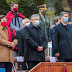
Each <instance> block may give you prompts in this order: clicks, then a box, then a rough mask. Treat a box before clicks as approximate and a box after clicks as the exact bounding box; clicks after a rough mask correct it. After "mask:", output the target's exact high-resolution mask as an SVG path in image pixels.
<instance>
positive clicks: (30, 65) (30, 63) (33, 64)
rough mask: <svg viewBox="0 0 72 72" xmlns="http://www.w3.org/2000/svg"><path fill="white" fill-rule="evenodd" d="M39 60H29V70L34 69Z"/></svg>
mask: <svg viewBox="0 0 72 72" xmlns="http://www.w3.org/2000/svg"><path fill="white" fill-rule="evenodd" d="M38 63H39V62H36V61H33V62H31V61H30V62H27V65H28V70H30V69H32V68H33V67H34V66H36V65H37V64H38Z"/></svg>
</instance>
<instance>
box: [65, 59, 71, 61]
mask: <svg viewBox="0 0 72 72" xmlns="http://www.w3.org/2000/svg"><path fill="white" fill-rule="evenodd" d="M64 62H72V59H65V60H64Z"/></svg>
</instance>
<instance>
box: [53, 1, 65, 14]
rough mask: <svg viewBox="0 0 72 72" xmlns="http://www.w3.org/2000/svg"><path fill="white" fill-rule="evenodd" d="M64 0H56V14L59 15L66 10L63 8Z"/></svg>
mask: <svg viewBox="0 0 72 72" xmlns="http://www.w3.org/2000/svg"><path fill="white" fill-rule="evenodd" d="M62 1H63V0H54V1H53V3H54V8H55V15H59V14H60V13H61V12H62V11H64V9H63V3H62Z"/></svg>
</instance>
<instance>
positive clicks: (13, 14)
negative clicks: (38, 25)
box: [6, 2, 25, 31]
mask: <svg viewBox="0 0 72 72" xmlns="http://www.w3.org/2000/svg"><path fill="white" fill-rule="evenodd" d="M6 18H7V26H8V27H10V28H13V29H15V31H18V30H20V29H22V28H23V26H22V20H23V19H25V16H23V14H21V13H19V12H18V3H17V2H13V3H12V4H11V11H9V12H8V13H7V15H6Z"/></svg>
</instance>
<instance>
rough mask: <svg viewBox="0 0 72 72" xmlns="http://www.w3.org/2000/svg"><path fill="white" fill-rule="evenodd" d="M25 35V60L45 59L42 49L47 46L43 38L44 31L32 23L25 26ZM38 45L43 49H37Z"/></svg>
mask: <svg viewBox="0 0 72 72" xmlns="http://www.w3.org/2000/svg"><path fill="white" fill-rule="evenodd" d="M25 36H26V44H27V45H26V46H27V51H26V56H25V61H45V53H44V50H45V49H46V46H47V40H46V38H45V32H44V30H43V29H42V28H40V27H35V26H34V25H33V24H32V23H31V24H30V25H29V26H26V28H25ZM38 46H42V47H43V49H44V50H43V51H41V52H39V51H37V48H38Z"/></svg>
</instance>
